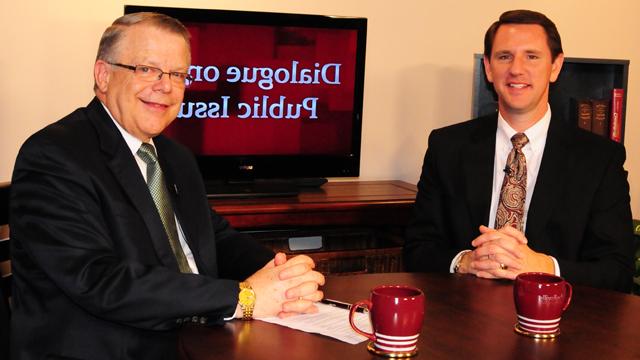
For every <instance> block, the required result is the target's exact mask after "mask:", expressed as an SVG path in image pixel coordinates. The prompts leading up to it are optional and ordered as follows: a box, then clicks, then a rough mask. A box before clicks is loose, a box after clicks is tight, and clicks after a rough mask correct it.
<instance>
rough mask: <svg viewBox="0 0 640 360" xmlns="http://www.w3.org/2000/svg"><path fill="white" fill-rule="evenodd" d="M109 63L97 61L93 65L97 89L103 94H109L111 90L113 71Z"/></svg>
mask: <svg viewBox="0 0 640 360" xmlns="http://www.w3.org/2000/svg"><path fill="white" fill-rule="evenodd" d="M110 66H111V65H109V64H108V63H107V62H105V61H103V60H96V63H95V64H94V65H93V79H94V80H95V83H96V88H97V90H98V91H100V92H101V93H105V92H107V89H108V88H109V79H110V77H111V71H110V70H111V69H110Z"/></svg>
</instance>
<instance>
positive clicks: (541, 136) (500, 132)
mask: <svg viewBox="0 0 640 360" xmlns="http://www.w3.org/2000/svg"><path fill="white" fill-rule="evenodd" d="M550 123H551V108H550V107H549V105H548V104H547V112H546V113H545V114H544V115H543V116H542V118H541V119H540V120H538V121H537V122H536V123H535V124H534V125H533V126H532V127H530V128H528V129H527V130H525V131H524V134H525V135H527V138H528V139H529V142H528V143H527V144H525V145H524V146H523V147H522V153H523V154H524V157H525V159H526V161H527V193H526V197H525V201H524V216H523V219H522V232H524V231H525V229H526V226H527V217H528V214H529V204H530V203H531V197H532V195H533V190H534V188H535V186H536V179H537V178H538V172H539V170H540V164H541V163H542V155H543V153H544V147H545V145H546V143H547V132H548V131H549V124H550ZM516 133H518V131H516V130H514V129H513V128H512V127H511V126H510V125H509V124H508V123H507V121H506V120H505V119H504V118H503V117H502V114H500V113H498V129H497V130H496V147H495V152H494V159H493V187H492V191H491V208H490V212H489V225H488V226H489V227H495V222H496V213H497V212H498V202H499V200H500V191H501V189H502V182H503V181H504V176H505V172H504V168H505V167H506V164H507V158H508V157H509V153H510V152H511V149H513V144H512V143H511V137H513V135H515V134H516ZM468 251H470V250H464V251H461V252H460V253H458V254H457V255H456V256H455V257H454V258H453V261H451V266H450V268H449V270H450V272H454V268H455V265H456V264H457V263H458V261H459V259H460V258H461V257H462V255H463V254H464V253H466V252H468ZM551 259H552V260H553V264H554V268H555V273H556V275H558V276H559V275H560V267H559V265H558V262H557V260H556V259H555V258H554V257H553V256H551Z"/></svg>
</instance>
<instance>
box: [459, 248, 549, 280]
mask: <svg viewBox="0 0 640 360" xmlns="http://www.w3.org/2000/svg"><path fill="white" fill-rule="evenodd" d="M470 251H471V250H462V251H460V252H459V253H458V255H456V257H454V258H453V260H451V265H449V272H450V273H451V274H453V273H455V272H456V271H455V269H456V264H457V263H458V262H459V261H460V260H461V259H462V255H464V254H466V253H468V252H470ZM554 261H555V259H554Z"/></svg>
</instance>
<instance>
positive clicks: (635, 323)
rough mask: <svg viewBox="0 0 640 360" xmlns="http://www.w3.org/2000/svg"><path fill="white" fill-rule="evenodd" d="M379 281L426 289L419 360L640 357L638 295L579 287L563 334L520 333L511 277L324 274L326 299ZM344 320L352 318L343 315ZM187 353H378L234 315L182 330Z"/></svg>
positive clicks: (350, 295)
mask: <svg viewBox="0 0 640 360" xmlns="http://www.w3.org/2000/svg"><path fill="white" fill-rule="evenodd" d="M379 284H410V285H414V286H417V287H419V288H421V289H423V290H424V292H425V294H426V300H427V301H426V313H425V320H424V325H423V328H422V332H421V335H420V341H419V344H418V348H419V354H418V356H417V357H415V358H414V359H491V360H498V359H606V360H614V359H640V336H639V335H638V334H640V297H638V296H635V295H625V294H622V293H617V292H612V291H606V290H599V289H593V288H588V287H581V286H575V287H574V293H573V301H572V304H571V306H570V307H569V309H568V310H567V312H565V314H564V316H563V318H562V323H561V331H562V334H561V335H560V336H559V337H558V338H556V339H553V340H535V339H532V338H527V337H524V336H521V335H518V334H516V333H515V332H514V331H513V325H514V323H515V321H516V316H515V307H514V305H513V292H512V288H513V287H512V282H510V281H493V280H483V279H476V278H474V277H472V276H464V275H449V274H408V273H391V274H365V275H352V276H342V277H340V276H334V277H328V278H327V285H326V286H325V287H324V290H325V294H326V296H327V297H329V298H334V299H339V300H344V301H348V302H354V301H356V300H359V299H362V298H366V297H368V292H369V289H371V288H372V287H374V286H376V285H379ZM345 321H347V318H346V315H345ZM180 346H181V352H182V354H181V355H182V356H183V358H184V359H252V360H254V359H255V360H259V359H270V360H273V359H308V360H312V359H348V360H351V359H376V358H379V357H376V356H374V355H372V354H370V353H369V352H367V350H366V342H363V343H360V344H358V345H350V344H347V343H343V342H340V341H338V340H334V339H332V338H328V337H324V336H321V335H316V334H307V333H304V332H301V331H296V330H292V329H289V328H286V327H281V326H277V325H273V324H269V323H264V322H261V321H252V322H242V321H232V322H229V323H227V324H226V325H224V326H220V327H215V328H205V327H188V328H185V329H184V330H183V331H182V333H181V344H180Z"/></svg>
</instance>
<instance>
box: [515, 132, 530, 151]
mask: <svg viewBox="0 0 640 360" xmlns="http://www.w3.org/2000/svg"><path fill="white" fill-rule="evenodd" d="M528 142H529V138H528V137H527V135H525V134H524V133H517V134H515V135H513V136H512V137H511V143H512V144H513V147H514V148H516V149H518V150H520V149H522V147H523V146H525V145H526V144H527V143H528Z"/></svg>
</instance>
